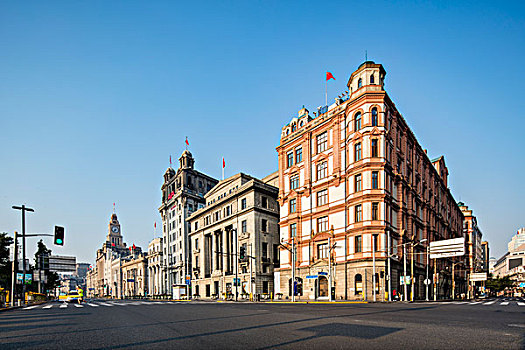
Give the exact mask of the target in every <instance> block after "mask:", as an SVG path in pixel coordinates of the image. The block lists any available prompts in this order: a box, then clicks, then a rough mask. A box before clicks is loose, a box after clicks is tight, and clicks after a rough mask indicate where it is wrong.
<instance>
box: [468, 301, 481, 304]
mask: <svg viewBox="0 0 525 350" xmlns="http://www.w3.org/2000/svg"><path fill="white" fill-rule="evenodd" d="M476 304H481V301H475V302H473V303H470V304H469V305H476Z"/></svg>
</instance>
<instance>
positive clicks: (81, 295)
mask: <svg viewBox="0 0 525 350" xmlns="http://www.w3.org/2000/svg"><path fill="white" fill-rule="evenodd" d="M77 292H78V299H77V300H78V303H79V304H80V303H81V302H82V299H84V291H83V290H82V288H80V287H79V286H77Z"/></svg>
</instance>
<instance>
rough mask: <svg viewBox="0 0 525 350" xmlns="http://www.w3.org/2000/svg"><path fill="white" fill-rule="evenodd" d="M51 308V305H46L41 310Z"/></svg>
mask: <svg viewBox="0 0 525 350" xmlns="http://www.w3.org/2000/svg"><path fill="white" fill-rule="evenodd" d="M52 307H53V304H51V305H46V306H44V307H43V308H42V309H51V308H52Z"/></svg>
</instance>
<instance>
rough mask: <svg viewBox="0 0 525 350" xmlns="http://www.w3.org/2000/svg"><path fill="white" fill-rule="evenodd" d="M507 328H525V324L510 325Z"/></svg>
mask: <svg viewBox="0 0 525 350" xmlns="http://www.w3.org/2000/svg"><path fill="white" fill-rule="evenodd" d="M508 326H509V327H519V328H525V324H520V323H511V324H509V325H508Z"/></svg>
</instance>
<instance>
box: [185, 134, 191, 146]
mask: <svg viewBox="0 0 525 350" xmlns="http://www.w3.org/2000/svg"><path fill="white" fill-rule="evenodd" d="M189 145H190V143H189V141H188V137H187V136H186V146H189Z"/></svg>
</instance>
